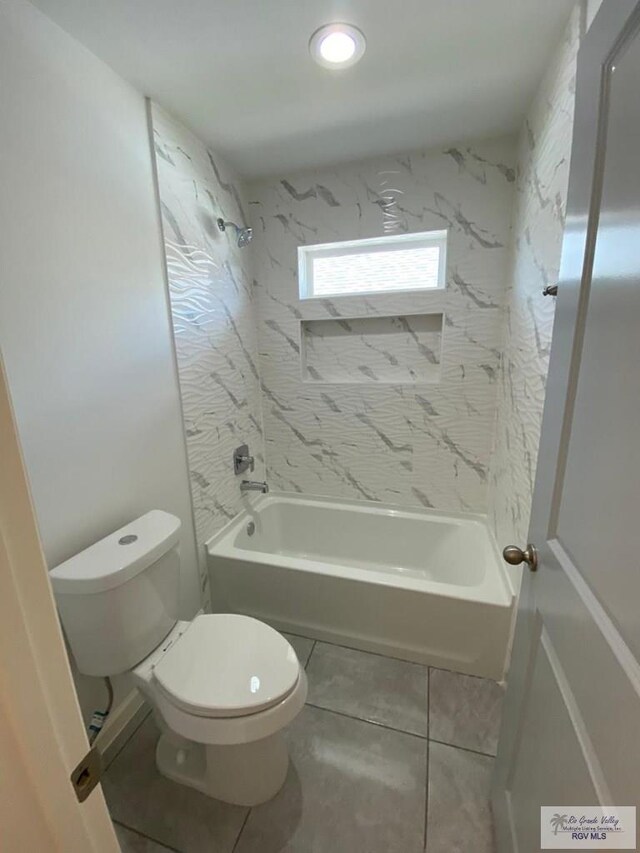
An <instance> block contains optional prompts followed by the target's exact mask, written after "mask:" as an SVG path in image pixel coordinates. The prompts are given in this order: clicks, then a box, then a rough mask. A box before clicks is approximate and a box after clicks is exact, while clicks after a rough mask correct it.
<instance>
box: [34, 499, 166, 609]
mask: <svg viewBox="0 0 640 853" xmlns="http://www.w3.org/2000/svg"><path fill="white" fill-rule="evenodd" d="M180 527H181V522H180V519H179V518H176V516H175V515H171V514H170V513H168V512H163V511H162V510H160V509H152V510H151V512H147V513H146V514H145V515H141V516H140V518H137V519H136V520H135V521H132V522H130V523H129V524H127V525H125V526H124V527H121V528H120V529H119V530H116V531H115V532H114V533H110V534H109V536H105V538H104V539H101V540H100V541H99V542H96V543H95V545H91V546H90V547H89V548H86V549H85V550H84V551H81V552H80V553H79V554H76V555H75V557H71V558H70V559H68V560H65V562H64V563H60V565H59V566H56V568H55V569H52V570H51V572H49V577H50V578H51V585H52V586H53V591H54V592H55V593H64V594H75V595H84V594H88V593H94V592H104V591H106V590H109V589H114V588H115V587H117V586H120V585H121V584H123V583H125V582H126V581H128V580H130V579H131V578H133V577H135V575H137V574H139V573H140V572H142V571H144V569H146V568H148V567H149V566H150V565H151V564H152V563H155V562H156V560H158V559H160V557H162V556H163V554H166V553H167V551H169V550H170V549H171V548H173V547H174V546H175V545H176V544H177V543H178V541H179V538H180Z"/></svg>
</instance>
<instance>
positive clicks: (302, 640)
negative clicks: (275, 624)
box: [282, 631, 315, 666]
mask: <svg viewBox="0 0 640 853" xmlns="http://www.w3.org/2000/svg"><path fill="white" fill-rule="evenodd" d="M282 636H283V637H286V639H287V640H288V641H289V642H290V643H291V645H292V646H293V648H294V649H295V652H296V654H297V655H298V660H299V661H300V665H301V666H306V665H307V662H308V660H309V655H310V654H311V649H312V648H313V644H314V642H315V640H310V639H309V638H308V637H298V636H297V635H296V634H285V633H284V631H283V632H282Z"/></svg>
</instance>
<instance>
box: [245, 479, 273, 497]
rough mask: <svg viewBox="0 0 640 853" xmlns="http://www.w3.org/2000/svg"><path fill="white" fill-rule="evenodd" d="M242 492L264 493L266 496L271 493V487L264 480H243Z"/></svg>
mask: <svg viewBox="0 0 640 853" xmlns="http://www.w3.org/2000/svg"><path fill="white" fill-rule="evenodd" d="M240 491H241V492H262V494H263V495H265V494H266V493H267V492H268V491H269V486H268V484H267V483H265V482H263V481H262V480H260V481H256V480H243V481H242V482H241V483H240Z"/></svg>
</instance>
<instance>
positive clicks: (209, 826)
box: [103, 717, 247, 853]
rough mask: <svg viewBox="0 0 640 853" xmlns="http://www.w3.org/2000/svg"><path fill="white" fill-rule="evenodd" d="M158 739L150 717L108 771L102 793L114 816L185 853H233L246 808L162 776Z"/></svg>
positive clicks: (154, 725)
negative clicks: (156, 754)
mask: <svg viewBox="0 0 640 853" xmlns="http://www.w3.org/2000/svg"><path fill="white" fill-rule="evenodd" d="M157 740H158V729H157V727H156V724H155V722H154V720H153V717H148V718H147V720H145V722H144V723H143V724H142V726H140V728H139V729H138V731H137V732H136V733H135V735H134V736H133V737H132V738H131V740H130V741H129V743H128V744H127V745H126V746H125V747H124V749H123V750H122V752H121V753H120V754H119V755H118V757H117V758H116V759H115V761H114V762H113V764H112V765H111V766H110V767H109V769H108V770H107V772H106V774H105V776H104V779H103V789H104V794H105V797H106V798H107V803H108V805H109V811H110V812H111V816H112V817H113V819H114V820H117V821H121V822H122V823H124V824H125V825H126V826H128V827H131V828H133V829H137V830H139V831H140V832H143V833H144V834H145V835H148V836H150V837H151V838H153V839H155V840H156V841H158V842H159V843H162V844H167V845H169V846H170V847H175V848H176V849H178V850H180V851H182V853H204V851H206V853H230V851H231V850H233V845H234V843H235V840H236V838H237V836H238V832H239V831H240V827H241V826H242V823H243V821H244V819H245V816H246V814H247V809H245V808H241V807H240V806H230V805H227V804H225V803H221V802H219V801H218V800H214V799H212V798H211V797H206V796H205V795H204V794H200V793H198V792H197V791H194V790H192V789H191V788H188V787H186V786H185V785H178V784H176V783H175V782H171V781H170V780H169V779H165V778H164V776H161V775H160V773H159V771H158V770H157V769H156V763H155V747H156V742H157Z"/></svg>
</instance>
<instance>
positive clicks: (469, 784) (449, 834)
mask: <svg viewBox="0 0 640 853" xmlns="http://www.w3.org/2000/svg"><path fill="white" fill-rule="evenodd" d="M286 636H287V638H288V640H289V642H290V643H291V644H292V645H293V647H294V648H295V650H296V653H297V655H298V657H299V659H300V661H301V663H302V664H303V665H305V666H306V668H307V675H308V677H309V696H308V700H307V706H306V707H305V708H304V710H303V711H302V713H301V714H300V715H299V717H298V718H297V719H296V720H295V721H294V723H293V724H292V725H291V726H289V728H288V730H287V740H288V743H289V749H290V753H291V766H290V769H289V775H288V777H287V781H286V783H285V786H284V788H283V789H282V790H281V791H280V793H279V794H278V795H277V796H276V797H275V798H274V799H273V800H271V801H270V802H268V803H265V804H264V805H262V806H257V807H255V808H253V809H247V808H244V807H240V806H230V805H226V804H225V803H221V802H218V801H216V800H212V799H210V798H209V797H205V796H204V795H202V794H199V793H198V792H197V791H192V790H190V789H189V788H186V787H184V786H181V785H177V784H175V783H173V782H170V781H169V780H168V779H165V778H164V777H163V776H161V775H160V774H159V773H158V771H157V770H156V767H155V757H154V749H155V744H156V740H157V738H158V731H157V728H156V725H155V723H154V721H153V718H152V717H151V716H148V717H147V718H146V719H145V721H144V722H143V723H142V725H140V727H139V728H138V729H137V731H136V732H135V733H134V734H133V736H132V737H131V738H130V740H129V741H128V742H127V743H126V744H125V746H124V747H123V748H122V749H121V751H120V752H119V753H118V754H117V756H116V757H115V759H114V760H113V761H112V763H111V764H110V766H109V768H108V770H107V773H106V775H105V779H104V792H105V795H106V798H107V802H108V804H109V808H110V811H111V816H112V817H113V820H114V823H115V827H116V832H117V835H118V839H119V841H120V844H121V846H122V849H123V851H125V853H167V851H178V853H205V851H206V853H423V851H424V850H425V845H426V851H427V853H492V851H493V850H494V846H493V830H492V825H491V813H490V809H489V785H490V777H491V770H492V765H493V761H494V758H493V756H494V755H495V751H496V743H497V735H498V727H499V724H500V711H501V702H502V689H501V688H500V687H499V686H498V685H497V684H495V683H494V682H492V681H488V680H486V679H482V678H472V677H470V676H465V675H459V674H457V673H452V672H447V671H445V670H440V669H433V668H428V667H425V666H420V665H419V664H413V663H406V662H404V661H399V660H395V659H393V658H387V657H383V656H381V655H374V654H368V653H366V652H360V651H354V650H353V649H348V648H344V647H342V646H335V645H331V644H329V643H322V642H315V641H314V640H310V639H307V638H306V637H295V636H291V635H286Z"/></svg>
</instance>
